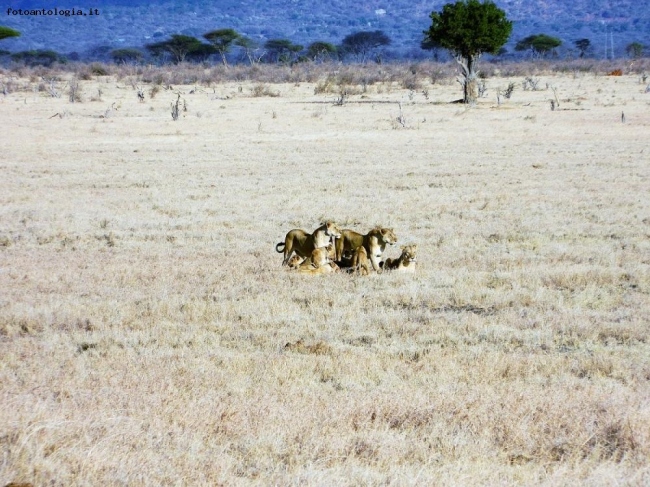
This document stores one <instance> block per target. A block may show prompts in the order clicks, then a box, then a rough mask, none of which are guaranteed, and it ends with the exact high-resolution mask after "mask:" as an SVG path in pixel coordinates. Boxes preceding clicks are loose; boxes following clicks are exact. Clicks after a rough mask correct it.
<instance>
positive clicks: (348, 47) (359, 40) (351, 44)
mask: <svg viewBox="0 0 650 487" xmlns="http://www.w3.org/2000/svg"><path fill="white" fill-rule="evenodd" d="M390 43H391V40H390V37H388V36H387V35H386V34H384V33H383V32H382V31H381V30H373V31H360V32H354V33H353V34H349V35H347V36H345V37H344V38H343V42H342V43H341V49H342V50H343V52H346V53H350V54H354V55H357V56H359V57H360V58H361V60H362V61H365V60H366V58H367V57H368V54H369V53H370V52H371V51H372V50H374V49H376V48H378V47H381V46H388V45H390Z"/></svg>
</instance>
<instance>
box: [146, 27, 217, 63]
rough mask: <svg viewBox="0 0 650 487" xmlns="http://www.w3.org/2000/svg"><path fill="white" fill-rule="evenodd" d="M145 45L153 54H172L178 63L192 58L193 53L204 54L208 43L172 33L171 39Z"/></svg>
mask: <svg viewBox="0 0 650 487" xmlns="http://www.w3.org/2000/svg"><path fill="white" fill-rule="evenodd" d="M145 47H146V48H147V50H148V51H149V52H150V53H151V55H152V56H161V55H162V54H170V55H171V56H172V57H173V58H174V62H175V63H177V64H178V63H182V62H183V61H185V58H188V57H189V58H191V57H192V54H193V53H194V54H198V55H202V54H205V51H206V45H205V44H202V43H201V41H200V40H198V39H197V38H196V37H192V36H186V35H182V34H172V36H171V39H169V40H167V41H162V42H156V43H154V44H147V45H145ZM207 47H210V46H207Z"/></svg>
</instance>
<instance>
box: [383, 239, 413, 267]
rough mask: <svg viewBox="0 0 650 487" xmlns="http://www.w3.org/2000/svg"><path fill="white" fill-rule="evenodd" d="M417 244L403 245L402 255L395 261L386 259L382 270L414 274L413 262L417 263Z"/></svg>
mask: <svg viewBox="0 0 650 487" xmlns="http://www.w3.org/2000/svg"><path fill="white" fill-rule="evenodd" d="M417 252H418V246H417V244H412V245H403V246H402V255H400V256H399V257H398V258H397V259H386V262H384V270H387V271H400V272H415V262H416V261H417Z"/></svg>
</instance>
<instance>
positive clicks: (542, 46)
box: [515, 34, 562, 57]
mask: <svg viewBox="0 0 650 487" xmlns="http://www.w3.org/2000/svg"><path fill="white" fill-rule="evenodd" d="M561 45H562V41H561V40H560V39H558V38H557V37H552V36H549V35H546V34H534V35H532V36H528V37H524V38H523V39H522V40H520V41H519V42H517V44H516V45H515V51H528V50H529V49H530V50H531V51H532V52H533V55H538V56H540V57H544V56H546V55H547V54H548V53H549V52H551V51H553V50H554V49H556V48H558V47H560V46H561Z"/></svg>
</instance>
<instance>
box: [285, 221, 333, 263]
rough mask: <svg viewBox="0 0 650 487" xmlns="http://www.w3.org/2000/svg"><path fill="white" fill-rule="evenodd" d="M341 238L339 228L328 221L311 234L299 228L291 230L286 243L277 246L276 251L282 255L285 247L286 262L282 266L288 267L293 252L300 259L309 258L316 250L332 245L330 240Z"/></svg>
mask: <svg viewBox="0 0 650 487" xmlns="http://www.w3.org/2000/svg"><path fill="white" fill-rule="evenodd" d="M340 236H341V231H340V230H339V228H338V227H337V226H336V224H335V223H334V222H333V221H329V220H328V221H326V222H323V223H321V226H320V227H318V228H317V229H316V230H314V233H311V234H310V233H307V232H305V231H304V230H300V229H298V228H296V229H294V230H291V231H290V232H289V233H287V236H286V237H285V238H284V242H279V243H278V244H277V245H276V246H275V250H276V252H278V253H282V250H280V249H281V248H282V247H284V260H283V261H282V265H287V264H288V263H289V259H290V258H291V254H292V253H293V252H295V253H296V254H298V255H299V256H300V257H304V258H307V257H309V256H310V255H311V253H312V252H313V251H314V249H317V248H319V247H325V246H326V245H327V244H328V243H330V239H332V238H339V237H340Z"/></svg>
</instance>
